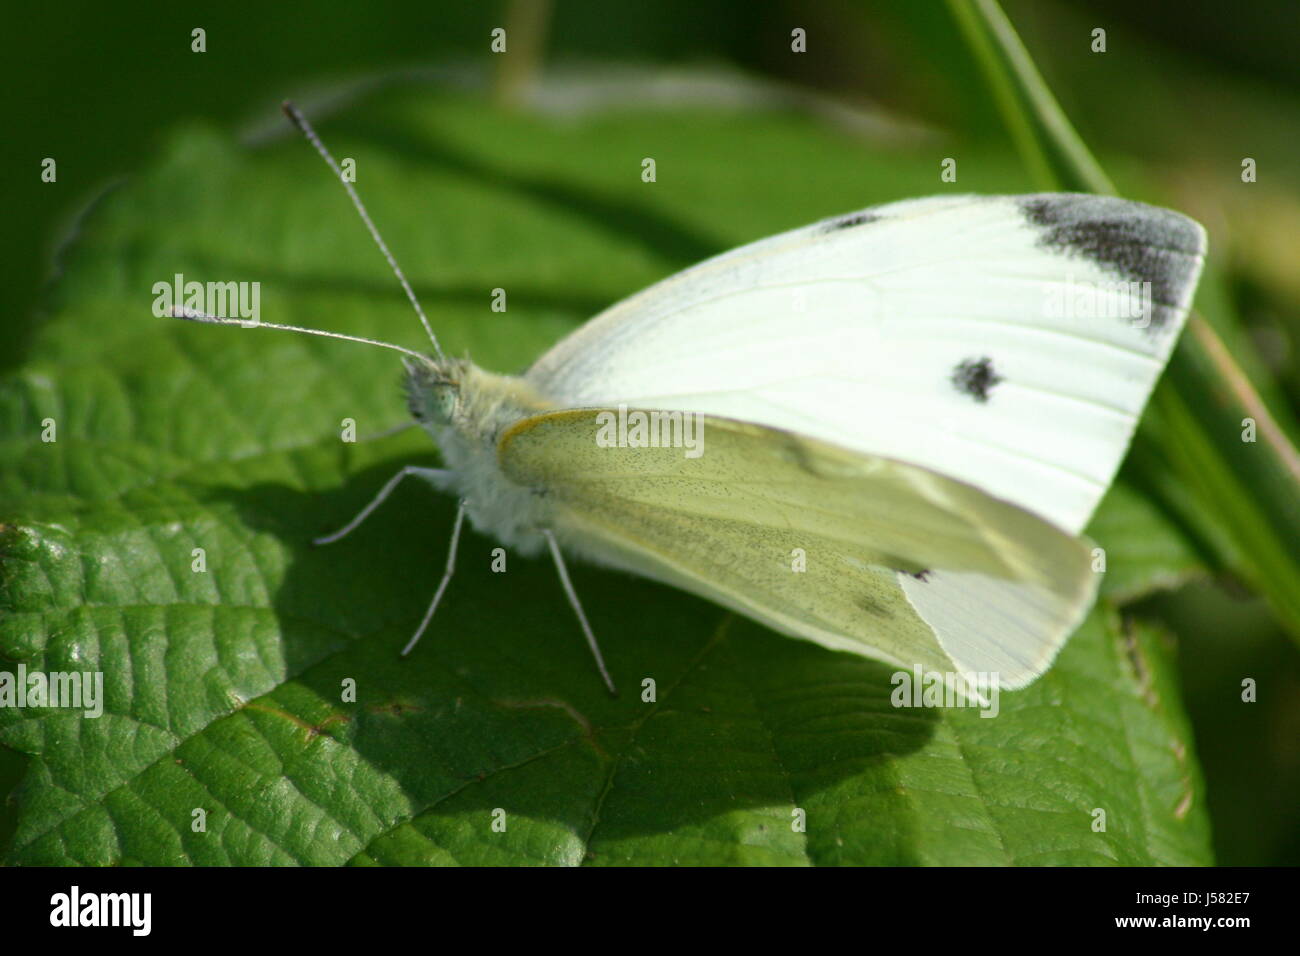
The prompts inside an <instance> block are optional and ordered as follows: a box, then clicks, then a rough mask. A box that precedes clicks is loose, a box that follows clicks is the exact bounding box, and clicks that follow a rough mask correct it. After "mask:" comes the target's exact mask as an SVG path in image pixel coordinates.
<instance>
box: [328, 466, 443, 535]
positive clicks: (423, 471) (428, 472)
mask: <svg viewBox="0 0 1300 956" xmlns="http://www.w3.org/2000/svg"><path fill="white" fill-rule="evenodd" d="M408 475H418V476H419V477H421V478H423V479H424V480H425V481H427V482H428V483H429V484H431V485H433V487H435V488H437V489H439V490H442V489H443V488H444V487H445V485H446V480H447V479H448V478H449V477H450V476H451V472H449V471H444V470H443V469H441V468H417V467H416V466H415V465H407V466H406V467H405V468H403V469H402V470H401V471H399V472H398V473H397V474H395V475H393V477H392V478H389V479H388V484H386V485H384V487H383V488H381V489H379V494H377V495H375V497H374V500H373V501H371V502H370V504H368V505H366V506H365V507H364V508H362V509H361V513H360V514H358V515H357V516H356V517H355V518H353V519H352V520H351V521H349V522H348V523H347V524H345V525H344V526H343V527H342V528H340V529H339V530H338V531H335V532H334V533H333V534H327V535H325V536H324V537H321V538H316V539H314V540H313V541H312V544H316V545H321V544H333V543H334V542H335V541H337V540H339V538H342V537H343V536H344V535H347V534H350V533H351V532H352V531H355V530H356V528H357V525H359V524H361V522H363V521H365V520H366V519H367V518H369V517H370V514H371V512H373V511H374V510H375V509H376V508H378V507H379V506H380V505H382V504H383V503H384V500H385V499H387V497H388V496H389V495H391V494H392V493H393V489H394V488H396V487H397V486H398V485H399V484H400V483H401V481H402V479H403V478H405V477H407V476H408Z"/></svg>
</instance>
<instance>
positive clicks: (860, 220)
mask: <svg viewBox="0 0 1300 956" xmlns="http://www.w3.org/2000/svg"><path fill="white" fill-rule="evenodd" d="M879 218H880V217H879V216H877V215H876V214H875V213H873V212H855V213H853V214H852V215H849V216H840V217H839V218H838V219H828V220H826V221H825V222H823V223H822V224H821V229H820V230H819V232H820V233H821V234H822V235H826V234H827V233H829V232H839V231H840V230H841V229H852V228H853V227H854V226H865V225H867V223H871V222H875V221H876V220H878V219H879Z"/></svg>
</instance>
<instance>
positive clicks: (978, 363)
mask: <svg viewBox="0 0 1300 956" xmlns="http://www.w3.org/2000/svg"><path fill="white" fill-rule="evenodd" d="M951 381H952V384H953V387H954V388H956V389H957V391H959V392H961V393H962V394H963V395H969V396H970V397H971V398H973V399H975V401H977V402H980V403H981V404H982V403H984V402H987V401H988V400H989V391H990V390H991V389H992V388H993V386H994V385H997V384H998V383H999V382H1001V381H1002V376H1001V375H999V374H998V373H997V372H995V371H994V370H993V359H991V358H989V357H988V356H987V355H984V356H981V357H980V358H977V359H975V358H968V359H963V360H962V361H960V362H958V363H957V367H956V368H954V369H953V370H952V378H951ZM922 580H924V579H922Z"/></svg>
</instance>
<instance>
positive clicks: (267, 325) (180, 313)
mask: <svg viewBox="0 0 1300 956" xmlns="http://www.w3.org/2000/svg"><path fill="white" fill-rule="evenodd" d="M170 314H171V316H172V318H174V319H187V320H189V321H190V322H204V323H207V324H208V325H242V326H243V327H245V328H249V329H279V330H280V331H281V332H302V333H303V334H304V335H319V336H321V337H322V338H326V339H343V340H344V341H345V342H360V343H362V344H363V345H378V346H379V347H380V348H381V349H392V350H393V351H394V352H401V353H402V354H403V355H410V356H411V357H413V358H416V359H419V360H420V361H421V362H423V363H424V364H426V365H427V364H428V362H429V358H428V356H425V355H421V354H420V353H419V352H417V351H415V350H414V349H408V348H404V347H403V346H401V345H394V344H393V343H392V342H380V341H379V340H378V339H367V338H365V337H363V336H360V335H344V334H343V333H342V332H326V331H324V330H323V329H306V328H303V327H302V326H300V325H279V324H278V323H275V322H260V321H259V322H249V321H248V320H247V319H235V318H231V317H229V316H225V315H210V314H208V313H207V312H198V311H196V310H194V309H186V308H183V307H181V306H174V307H173V308H172V310H171V313H170ZM434 344H435V345H436V344H437V343H436V342H435V343H434Z"/></svg>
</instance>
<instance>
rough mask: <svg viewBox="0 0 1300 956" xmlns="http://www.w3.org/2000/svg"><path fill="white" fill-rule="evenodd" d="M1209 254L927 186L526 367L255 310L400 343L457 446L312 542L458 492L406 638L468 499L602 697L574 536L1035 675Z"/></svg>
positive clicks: (1050, 203)
mask: <svg viewBox="0 0 1300 956" xmlns="http://www.w3.org/2000/svg"><path fill="white" fill-rule="evenodd" d="M286 111H287V112H289V114H290V117H291V118H292V119H294V121H295V122H296V123H298V125H299V126H300V127H301V128H303V130H304V132H306V133H307V135H308V137H309V138H310V139H311V140H312V142H313V143H314V144H315V145H316V147H317V149H318V150H320V152H321V153H322V155H324V156H325V157H326V159H327V160H328V161H329V162H330V163H331V165H332V166H334V168H335V171H336V172H337V166H336V164H334V162H333V160H332V158H331V157H330V156H329V154H328V152H327V151H326V150H325V148H324V146H323V145H322V144H321V143H320V141H319V139H317V138H316V136H315V134H314V133H313V132H312V131H311V130H310V128H309V127H308V126H307V125H306V122H305V120H303V119H302V117H301V116H300V115H298V114H297V113H296V111H295V110H293V109H292V107H288V106H287V107H286ZM340 178H341V179H342V178H343V177H341V176H340ZM344 184H345V186H347V188H348V190H349V193H350V194H351V195H352V197H353V200H354V202H355V203H356V204H357V206H358V209H359V210H361V211H362V214H363V218H364V219H365V220H366V223H367V225H368V226H369V227H370V228H371V231H372V233H373V234H374V235H375V238H376V240H377V241H378V242H379V244H380V247H381V249H383V251H384V253H385V255H386V256H387V257H388V259H389V262H390V264H392V265H393V268H394V270H395V271H396V272H397V274H398V277H399V279H401V281H402V283H403V285H404V287H406V290H407V293H408V296H410V298H411V300H412V302H413V303H415V297H414V295H413V294H411V292H410V288H409V286H407V285H406V281H405V279H404V278H403V277H402V275H401V272H400V270H399V269H397V266H396V263H395V262H393V260H392V257H391V255H389V254H388V251H387V249H386V247H384V245H383V242H382V240H380V239H379V237H378V234H377V232H375V230H374V228H373V226H370V223H369V218H368V217H367V216H365V214H364V208H363V207H362V206H361V204H360V200H359V199H358V198H357V197H356V194H355V192H354V191H353V190H352V188H351V186H350V184H348V183H347V182H346V180H344ZM1204 254H1205V233H1204V230H1203V229H1202V228H1201V227H1200V225H1198V224H1197V223H1196V222H1194V221H1193V220H1191V219H1188V218H1187V217H1185V216H1182V215H1179V214H1178V213H1174V212H1170V211H1167V210H1163V209H1157V208H1154V207H1151V206H1147V205H1144V204H1141V203H1137V202H1131V201H1127V200H1122V199H1114V198H1107V197H1099V196H1089V195H1075V194H1052V193H1045V194H1038V195H1027V196H952V197H936V198H930V199H917V200H909V201H905V202H898V203H892V204H889V205H885V206H878V207H875V208H871V209H866V210H863V211H861V212H857V213H853V214H851V215H847V216H841V217H837V218H835V219H829V220H825V221H823V222H819V223H816V224H814V225H812V226H808V227H805V228H802V229H797V230H794V231H792V232H787V233H783V234H781V235H778V236H774V237H772V238H769V239H764V240H762V241H759V242H755V243H752V244H751V245H748V246H744V247H741V248H739V249H736V250H733V251H731V252H728V253H725V254H723V255H720V256H717V257H715V258H712V259H709V260H707V261H705V262H703V263H700V264H699V265H696V266H694V267H692V268H690V269H687V270H686V271H684V272H681V273H679V274H677V275H674V276H671V277H669V278H667V279H665V280H663V281H662V282H659V283H657V284H656V285H653V286H651V287H650V288H648V289H646V290H645V291H643V292H640V293H638V294H637V295H634V296H632V297H631V298H629V299H627V300H625V301H623V302H621V303H619V304H617V305H615V306H613V307H612V308H610V309H608V310H606V311H605V312H604V313H602V314H601V315H599V316H597V317H596V318H594V319H592V320H591V321H590V322H588V323H587V324H586V325H584V326H583V327H582V328H580V329H578V330H577V331H576V332H574V333H573V334H572V335H569V336H568V337H566V338H565V339H563V340H562V341H561V342H559V343H558V344H557V345H555V346H554V347H553V348H552V349H551V350H550V351H549V352H547V353H546V354H545V355H543V356H542V357H541V358H540V359H538V361H537V362H536V364H534V365H533V367H532V368H531V369H529V370H528V371H527V372H526V373H525V374H524V375H523V376H521V377H517V378H516V377H504V376H498V375H493V374H490V373H488V372H485V371H483V370H482V369H479V368H478V367H477V366H475V365H473V364H472V363H470V362H468V361H464V360H458V359H450V358H447V357H445V356H444V355H443V354H442V352H441V350H440V349H439V347H438V344H437V340H436V338H434V336H433V333H432V331H431V330H429V326H428V322H427V320H425V318H424V315H423V312H421V311H420V310H419V306H418V303H416V309H417V312H418V313H419V315H420V319H421V321H422V322H423V323H424V325H425V328H426V330H428V331H429V336H430V338H431V340H433V342H434V349H435V354H434V355H432V356H427V355H422V354H419V353H416V352H413V351H410V350H408V349H404V348H402V347H400V346H395V345H390V344H388V343H379V342H370V341H369V340H363V339H361V340H359V339H356V337H353V336H343V335H339V334H337V333H328V332H320V331H318V330H312V329H298V328H295V327H291V326H279V325H271V324H268V323H262V325H263V326H264V327H267V328H282V329H287V330H290V331H300V332H308V333H311V334H320V335H327V336H332V337H336V338H347V339H352V340H359V341H367V342H369V344H376V345H382V346H384V347H386V348H392V349H395V350H397V351H400V352H403V353H405V358H404V361H405V364H406V368H407V387H408V395H409V401H410V407H411V411H412V413H413V414H414V416H415V417H416V419H417V420H418V421H419V422H420V424H421V425H423V426H424V427H425V429H426V430H427V431H428V432H429V434H430V435H432V437H433V438H434V440H435V441H436V442H437V443H438V446H439V448H440V449H441V451H442V454H443V458H444V462H445V464H446V468H445V469H424V468H415V467H408V468H405V469H403V470H402V471H401V472H399V473H398V474H397V475H396V476H394V478H393V479H392V480H391V481H390V482H389V483H388V484H387V485H386V486H385V487H384V488H383V489H382V490H381V491H380V493H379V494H378V495H377V496H376V498H375V499H374V500H373V501H372V502H371V503H370V504H369V505H368V506H367V507H366V508H365V510H363V511H362V512H361V513H360V514H359V515H358V516H357V517H356V518H355V519H353V521H352V522H350V523H349V524H348V525H347V526H346V527H345V528H343V529H342V530H341V531H339V532H337V533H336V534H334V535H330V536H329V537H327V538H324V539H321V541H322V542H329V541H334V540H338V538H341V537H342V536H343V535H345V534H347V533H348V532H349V531H351V530H352V529H353V528H355V527H356V526H357V525H358V524H360V522H361V521H362V520H364V519H365V517H366V516H368V515H369V514H370V513H371V512H372V511H373V510H374V508H375V507H377V506H378V505H379V504H380V503H381V502H382V501H383V500H384V499H385V498H386V497H387V496H388V494H389V493H390V492H391V491H392V490H393V488H394V487H395V486H396V485H397V483H398V482H399V481H400V480H401V479H402V478H403V477H406V476H410V475H414V476H418V477H420V478H423V479H425V480H426V481H428V482H429V483H431V484H432V485H434V486H435V487H436V488H438V489H440V490H443V491H448V492H451V493H452V494H454V495H456V496H457V497H458V498H459V500H460V508H459V510H458V513H457V518H456V524H455V530H454V531H453V537H452V544H451V550H450V553H449V555H448V561H447V568H446V572H445V574H444V576H443V579H442V582H441V583H440V585H439V587H438V590H437V593H436V594H435V596H434V599H433V601H432V603H431V604H430V606H429V608H428V611H427V613H426V614H425V617H424V620H423V621H422V623H421V624H420V627H419V629H418V630H417V632H416V634H415V637H414V638H412V640H411V642H410V644H408V645H407V650H409V649H410V647H412V646H413V645H414V643H415V641H416V640H418V639H419V637H420V635H421V634H422V633H423V631H424V629H425V627H426V626H427V625H428V623H429V621H430V620H431V618H432V616H433V612H434V610H435V609H436V607H437V605H438V601H439V600H440V599H441V597H442V594H443V592H444V590H445V588H446V586H447V583H448V581H449V580H450V578H451V575H452V571H453V569H454V565H455V554H456V547H457V543H458V541H459V536H460V531H461V527H462V524H463V520H464V518H465V516H466V515H468V517H469V519H470V522H471V523H472V524H473V525H474V526H475V527H476V528H477V529H479V530H480V531H482V532H484V533H486V534H489V535H492V536H494V537H495V538H497V539H498V540H499V541H501V542H502V543H503V544H504V545H506V546H507V547H511V548H514V549H517V550H518V551H519V552H521V553H524V554H530V555H531V554H537V553H540V552H541V551H543V550H549V551H550V553H551V554H552V556H553V557H554V560H555V562H556V566H557V568H558V570H559V573H560V577H561V581H562V583H563V585H564V587H565V591H566V593H567V594H568V596H569V599H570V601H571V603H572V604H573V607H574V609H575V611H576V612H577V614H578V617H579V621H580V622H581V625H582V628H583V631H584V634H585V635H586V637H587V640H588V642H589V644H590V645H591V648H592V651H593V653H594V654H595V656H596V662H597V665H598V667H599V668H600V671H601V674H602V676H603V677H604V679H605V681H606V683H607V684H608V685H609V686H610V688H611V690H612V689H613V682H612V680H611V679H610V677H609V675H608V672H607V670H606V668H605V665H604V662H603V660H602V659H601V655H600V652H599V649H598V647H597V645H596V641H595V637H594V636H593V633H592V630H591V628H590V626H589V625H588V623H587V620H586V617H585V615H584V614H583V612H582V608H581V605H580V604H579V602H578V599H577V596H576V594H575V593H574V591H573V588H572V585H571V584H570V582H569V577H568V573H567V570H566V568H565V565H564V560H563V557H562V555H563V553H565V552H568V553H569V554H571V555H574V556H577V557H580V558H583V559H585V560H588V561H593V562H596V563H598V564H603V565H607V566H611V567H616V568H622V569H625V570H629V571H633V572H635V573H638V574H641V575H644V576H646V577H649V578H653V579H655V580H658V581H662V582H665V583H667V584H670V585H673V586H675V587H679V588H682V589H683V590H687V591H690V592H693V593H695V594H699V595H702V596H704V597H706V598H709V599H711V600H713V601H716V602H718V603H719V604H722V605H724V606H727V607H729V608H732V609H734V610H736V611H739V612H741V613H743V614H746V615H748V616H750V617H752V618H755V619H756V620H759V621H761V622H763V623H764V624H767V625H768V626H770V627H772V628H774V629H776V630H778V631H781V632H783V633H786V634H789V635H791V636H794V637H801V638H806V639H808V640H812V641H815V642H817V643H819V644H822V645H824V646H826V647H829V648H833V649H836V650H842V651H851V652H853V653H858V654H863V655H866V656H869V657H873V658H877V659H880V660H883V661H886V662H889V663H892V664H896V665H899V666H902V667H907V668H920V669H922V670H923V671H926V672H941V673H946V674H952V673H956V674H962V673H971V672H980V673H995V674H997V675H998V680H999V683H1000V686H1001V687H1003V688H1015V687H1021V686H1024V685H1025V684H1028V683H1029V682H1031V681H1033V680H1034V679H1035V678H1037V677H1038V676H1039V675H1040V674H1042V673H1043V672H1044V671H1045V670H1046V669H1047V667H1048V666H1049V665H1050V664H1051V661H1052V659H1053V658H1054V657H1055V655H1056V653H1057V652H1058V651H1059V650H1060V648H1061V646H1062V644H1064V642H1065V640H1066V639H1067V638H1068V637H1069V635H1070V633H1071V632H1072V631H1073V630H1074V629H1075V627H1076V626H1077V625H1078V624H1079V622H1080V621H1081V619H1082V618H1083V616H1084V615H1085V614H1086V613H1087V611H1088V609H1089V608H1090V606H1091V604H1092V602H1093V598H1094V595H1095V593H1096V587H1097V580H1098V575H1097V573H1096V572H1094V570H1093V562H1092V555H1091V550H1090V548H1089V547H1088V546H1087V545H1085V543H1084V542H1082V541H1081V540H1080V539H1079V537H1078V535H1079V534H1080V532H1081V531H1082V530H1083V527H1084V525H1085V524H1086V523H1087V521H1088V518H1089V516H1090V515H1091V514H1092V512H1093V510H1094V509H1095V508H1096V506H1097V503H1098V501H1099V500H1100V499H1101V496H1102V494H1103V493H1104V492H1105V490H1106V488H1107V487H1108V485H1109V484H1110V482H1111V480H1112V478H1113V477H1114V474H1115V471H1116V468H1117V467H1118V465H1119V463H1120V460H1121V458H1122V457H1123V455H1124V452H1125V449H1126V448H1127V446H1128V443H1129V440H1130V438H1131V436H1132V433H1133V429H1134V427H1135V424H1136V422H1137V419H1138V416H1139V415H1140V413H1141V411H1142V408H1143V406H1144V405H1145V404H1146V401H1147V398H1148V396H1149V395H1150V393H1151V389H1152V387H1153V386H1154V384H1155V381H1156V379H1157V377H1158V376H1159V374H1160V372H1161V370H1162V369H1163V368H1164V365H1165V362H1166V361H1167V360H1168V357H1169V353H1170V350H1171V349H1172V348H1173V345H1174V342H1175V340H1176V339H1177V337H1178V333H1179V331H1180V329H1181V327H1182V325H1183V322H1184V319H1185V318H1186V315H1187V310H1188V307H1189V305H1190V302H1191V298H1192V294H1193V291H1194V289H1195V287H1196V282H1197V278H1198V276H1199V274H1200V270H1201V265H1202V262H1203V259H1204ZM176 314H177V315H179V316H180V317H183V318H190V319H195V320H198V321H210V322H220V323H223V324H224V323H232V322H234V321H237V320H232V319H227V318H224V317H217V316H210V315H206V314H200V313H194V312H190V311H187V310H178V311H177V312H176ZM628 409H632V410H634V412H632V413H629V412H628V411H627V410H628ZM635 410H656V411H662V412H678V413H684V414H681V415H676V416H670V415H661V416H657V417H656V418H655V419H652V421H654V422H657V424H654V425H652V429H651V431H650V432H649V433H647V431H646V430H645V429H642V430H641V431H640V432H638V431H637V429H636V427H635V426H633V428H632V429H631V430H627V429H626V427H625V426H626V420H627V419H628V417H629V416H633V417H634V416H635ZM616 414H617V415H619V416H621V417H620V418H619V419H618V420H619V421H620V422H622V423H624V424H623V425H620V428H624V431H620V432H618V435H619V437H620V438H626V437H627V435H629V434H631V435H633V436H634V437H635V438H637V439H638V441H630V442H628V441H625V442H623V444H622V445H621V446H620V445H619V443H617V442H614V443H611V442H610V441H609V440H607V439H608V438H609V436H610V435H611V434H612V433H611V432H610V430H609V426H610V422H611V420H612V418H613V416H614V415H616ZM638 421H644V416H643V418H642V419H638ZM692 424H694V426H695V427H697V428H698V429H699V434H698V436H697V437H698V439H699V441H701V442H702V444H701V445H699V447H697V448H696V449H695V452H694V453H691V452H689V451H688V450H685V449H683V448H682V447H674V445H673V442H672V441H671V440H668V441H655V439H656V438H664V437H667V438H668V439H672V438H674V437H685V438H690V436H689V435H688V434H687V429H688V428H689V427H691V425H692ZM653 428H660V429H661V430H660V431H657V432H656V431H653ZM647 436H648V437H647ZM602 438H603V439H605V440H602ZM647 442H649V443H650V445H649V447H635V446H636V445H637V444H641V445H646V444H647ZM611 444H613V447H610V445H611ZM629 445H631V446H632V447H629Z"/></svg>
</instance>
